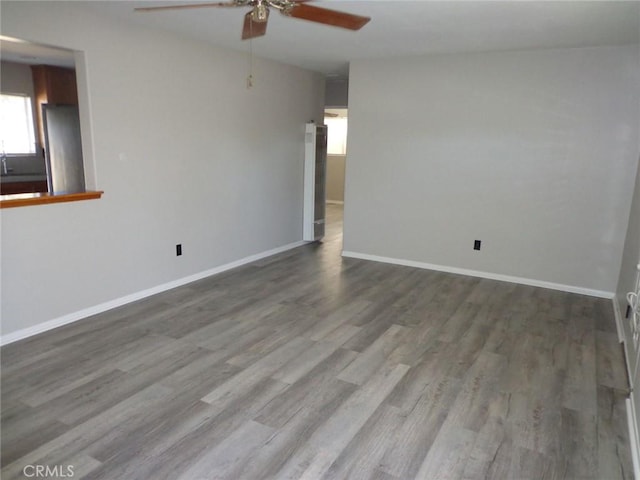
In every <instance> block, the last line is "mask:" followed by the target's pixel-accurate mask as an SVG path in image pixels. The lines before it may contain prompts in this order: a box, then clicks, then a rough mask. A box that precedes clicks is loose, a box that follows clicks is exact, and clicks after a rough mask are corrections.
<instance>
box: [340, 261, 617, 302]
mask: <svg viewBox="0 0 640 480" xmlns="http://www.w3.org/2000/svg"><path fill="white" fill-rule="evenodd" d="M342 256H343V257H348V258H358V259H360V260H371V261H373V262H382V263H391V264H394V265H403V266H405V267H415V268H423V269H426V270H436V271H439V272H446V273H455V274H458V275H468V276H470V277H480V278H486V279H489V280H499V281H502V282H509V283H518V284H521V285H529V286H531V287H540V288H548V289H551V290H560V291H563V292H568V293H578V294H580V295H588V296H590V297H598V298H609V299H611V298H613V297H614V293H613V292H606V291H603V290H593V289H590V288H583V287H577V286H574V285H564V284H562V283H553V282H545V281H542V280H534V279H531V278H523V277H513V276H511V275H502V274H499V273H491V272H481V271H478V270H468V269H466V268H458V267H449V266H445V265H436V264H433V263H424V262H416V261H414V260H403V259H399V258H391V257H380V256H378V255H369V254H367V253H359V252H350V251H346V250H343V252H342Z"/></svg>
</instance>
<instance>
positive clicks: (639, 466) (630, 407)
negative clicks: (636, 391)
mask: <svg viewBox="0 0 640 480" xmlns="http://www.w3.org/2000/svg"><path fill="white" fill-rule="evenodd" d="M626 404H627V423H628V426H629V447H630V448H631V458H632V460H633V476H634V478H638V479H640V450H638V446H639V445H640V437H638V418H637V417H636V409H635V406H634V405H635V402H634V401H633V392H631V396H630V397H629V398H627V399H626Z"/></svg>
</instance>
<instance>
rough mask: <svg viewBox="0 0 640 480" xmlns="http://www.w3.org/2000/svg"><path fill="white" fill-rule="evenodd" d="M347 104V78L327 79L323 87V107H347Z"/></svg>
mask: <svg viewBox="0 0 640 480" xmlns="http://www.w3.org/2000/svg"><path fill="white" fill-rule="evenodd" d="M348 105H349V79H348V78H333V79H331V78H330V79H328V80H327V84H326V88H325V107H327V108H347V106H348Z"/></svg>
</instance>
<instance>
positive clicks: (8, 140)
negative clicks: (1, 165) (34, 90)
mask: <svg viewBox="0 0 640 480" xmlns="http://www.w3.org/2000/svg"><path fill="white" fill-rule="evenodd" d="M0 148H1V149H2V153H8V154H32V155H33V154H34V153H36V138H35V134H34V131H33V114H32V108H31V98H29V97H27V96H24V95H7V94H2V95H0Z"/></svg>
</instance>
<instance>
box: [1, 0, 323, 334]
mask: <svg viewBox="0 0 640 480" xmlns="http://www.w3.org/2000/svg"><path fill="white" fill-rule="evenodd" d="M89 3H90V2H86V3H85V2H60V3H58V2H3V3H2V19H1V21H2V24H1V27H2V33H3V35H8V36H12V37H18V38H26V39H30V40H32V41H37V42H40V43H44V44H50V45H57V46H61V47H65V48H70V49H78V50H83V51H84V58H85V60H86V68H87V70H86V76H85V75H84V74H83V72H81V71H80V70H81V65H78V66H77V68H78V80H79V90H81V91H80V95H81V97H82V96H83V91H84V90H85V89H86V91H87V92H88V98H89V104H88V105H86V112H88V113H89V120H90V124H87V123H86V122H85V124H84V125H83V138H84V133H85V130H84V128H87V130H88V131H89V132H90V133H92V135H90V137H89V138H92V139H93V141H92V143H91V144H90V145H89V148H90V149H91V153H92V156H93V158H94V162H95V177H96V180H97V187H98V188H99V189H101V190H104V192H105V193H104V196H103V198H102V199H100V200H94V201H85V202H74V203H63V204H56V205H44V206H37V207H25V208H12V209H3V210H2V213H1V215H2V247H1V248H2V252H1V253H2V273H1V275H2V310H1V314H2V333H3V335H6V334H7V333H13V332H16V331H23V330H25V329H33V328H37V327H38V326H39V325H41V324H43V322H51V321H57V319H65V318H70V316H71V317H73V315H75V314H76V313H77V312H86V311H90V310H91V309H92V308H94V307H95V306H99V305H103V304H109V302H116V301H118V299H126V298H131V296H135V295H136V294H137V293H138V292H142V291H147V290H148V289H153V288H155V287H157V286H162V285H167V284H171V282H175V281H177V280H180V279H183V278H189V277H190V276H193V275H196V274H198V273H200V272H206V271H209V270H210V269H214V268H215V267H218V266H220V265H225V264H228V263H230V262H234V261H237V260H239V259H243V258H246V257H249V256H252V255H256V254H259V253H261V252H266V251H270V250H271V249H275V248H279V247H283V246H286V245H289V244H292V243H296V242H298V241H301V239H302V186H303V183H302V178H303V171H302V169H303V158H304V127H305V123H306V122H307V121H309V120H310V119H315V121H316V122H318V123H321V122H322V118H323V112H322V109H323V106H324V79H323V78H322V77H321V76H320V75H318V74H315V73H312V72H309V71H305V70H302V69H298V68H294V67H289V66H285V65H283V64H279V63H275V62H270V61H266V60H261V59H256V61H255V63H254V69H255V71H256V81H255V86H254V88H253V89H252V90H247V88H246V84H245V78H246V74H247V64H246V54H244V53H238V52H233V51H230V50H225V49H220V48H214V47H212V46H210V45H207V44H204V43H199V42H196V41H190V40H187V39H184V38H182V37H178V36H173V35H172V34H171V33H168V32H163V31H159V30H158V31H155V30H151V29H144V28H141V27H138V26H134V25H131V24H127V23H125V22H122V21H117V20H111V19H109V18H106V17H100V16H97V15H94V14H93V13H92V11H91V10H90V7H89V6H88V4H89ZM43 19H46V21H43ZM274 111H286V112H287V115H278V116H276V117H274V115H273V112H274ZM81 118H82V117H81ZM177 243H182V245H183V252H184V253H183V255H182V256H181V257H176V255H175V245H176V244H177Z"/></svg>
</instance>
